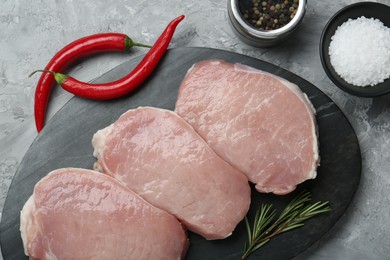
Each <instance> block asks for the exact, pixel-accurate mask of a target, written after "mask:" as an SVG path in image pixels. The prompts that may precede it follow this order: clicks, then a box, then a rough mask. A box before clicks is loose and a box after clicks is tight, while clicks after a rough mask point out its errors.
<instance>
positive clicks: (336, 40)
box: [320, 2, 390, 97]
mask: <svg viewBox="0 0 390 260" xmlns="http://www.w3.org/2000/svg"><path fill="white" fill-rule="evenodd" d="M320 57H321V62H322V65H323V67H324V70H325V72H326V74H327V75H328V77H329V78H330V79H331V80H332V81H333V83H334V84H335V85H336V86H338V87H339V88H340V89H342V90H344V91H345V92H347V93H349V94H352V95H355V96H360V97H376V96H381V95H385V94H388V93H390V7H389V6H387V5H385V4H381V3H376V2H360V3H356V4H352V5H349V6H346V7H344V8H343V9H341V10H340V11H338V12H337V13H336V14H335V15H334V16H333V17H332V18H331V19H330V20H329V21H328V23H327V24H326V26H325V27H324V30H323V32H322V35H321V41H320Z"/></svg>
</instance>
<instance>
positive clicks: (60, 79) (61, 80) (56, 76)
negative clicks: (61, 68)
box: [29, 70, 69, 86]
mask: <svg viewBox="0 0 390 260" xmlns="http://www.w3.org/2000/svg"><path fill="white" fill-rule="evenodd" d="M37 72H47V73H50V74H52V75H53V76H54V79H55V80H56V82H57V83H58V85H60V86H62V83H64V81H65V80H66V79H67V78H68V77H69V76H68V75H65V74H62V73H58V72H54V71H51V70H36V71H33V72H32V73H31V74H30V75H29V77H31V76H32V75H34V74H35V73H37Z"/></svg>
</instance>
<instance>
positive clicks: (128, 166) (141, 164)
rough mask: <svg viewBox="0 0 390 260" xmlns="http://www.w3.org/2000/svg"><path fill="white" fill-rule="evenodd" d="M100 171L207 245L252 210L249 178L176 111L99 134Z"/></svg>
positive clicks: (130, 119)
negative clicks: (185, 227) (176, 221)
mask: <svg viewBox="0 0 390 260" xmlns="http://www.w3.org/2000/svg"><path fill="white" fill-rule="evenodd" d="M92 143H93V146H94V148H95V150H94V156H95V157H97V158H98V162H97V163H96V164H95V169H99V170H102V171H103V172H105V173H107V174H109V175H111V176H113V177H114V178H116V179H118V180H119V181H121V182H122V183H124V184H125V185H127V187H129V188H130V189H132V190H134V191H135V192H136V193H138V194H139V195H140V196H141V197H143V198H144V199H145V200H147V201H148V202H150V203H151V204H153V205H155V206H156V207H159V208H161V209H164V210H166V211H167V212H169V213H171V214H173V215H174V216H176V217H177V218H178V219H179V220H180V221H182V223H184V224H185V225H186V226H187V228H188V229H190V230H191V231H193V232H195V233H198V234H200V235H202V236H203V237H205V238H206V239H221V238H225V237H227V236H229V235H230V234H231V233H232V231H233V230H234V228H235V227H236V225H237V224H238V223H239V222H240V221H241V220H242V219H243V218H244V216H245V215H246V213H247V211H248V208H249V204H250V187H249V183H248V180H247V178H246V177H245V175H243V174H242V173H241V172H239V171H238V170H236V169H235V168H233V167H232V166H230V165H229V164H228V163H226V162H225V161H224V160H222V159H221V158H220V157H219V156H217V155H216V154H215V152H214V151H213V150H212V149H211V148H210V147H209V146H208V145H207V143H206V142H205V141H204V140H203V139H202V138H201V137H200V136H199V135H198V134H197V133H196V132H195V131H194V129H193V128H192V127H191V126H190V125H188V124H187V123H186V122H185V121H184V120H183V119H182V118H181V117H179V116H178V115H177V114H175V113H173V112H172V111H168V110H163V109H157V108H150V107H146V108H138V109H134V110H129V111H127V112H126V113H124V114H123V115H122V116H121V117H120V118H119V119H118V120H117V121H116V122H115V123H113V124H112V125H110V126H108V127H107V128H105V129H102V130H100V131H98V132H97V133H96V134H95V135H94V137H93V140H92Z"/></svg>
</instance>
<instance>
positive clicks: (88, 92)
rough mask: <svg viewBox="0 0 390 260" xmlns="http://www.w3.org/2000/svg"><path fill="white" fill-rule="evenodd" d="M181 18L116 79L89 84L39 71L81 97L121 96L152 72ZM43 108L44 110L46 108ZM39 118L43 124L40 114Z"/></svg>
mask: <svg viewBox="0 0 390 260" xmlns="http://www.w3.org/2000/svg"><path fill="white" fill-rule="evenodd" d="M183 19H184V15H181V16H179V17H177V18H176V19H174V20H173V21H171V22H170V23H169V24H168V26H167V27H166V29H165V30H164V32H163V33H162V34H161V36H160V37H159V38H158V40H157V41H156V43H155V44H154V46H153V47H152V48H151V49H150V51H149V52H148V53H147V54H146V56H145V57H144V58H143V59H142V61H141V62H140V63H139V64H138V66H137V67H136V68H135V69H134V70H133V71H132V72H131V73H130V74H128V75H127V76H125V77H123V78H122V79H119V80H117V81H114V82H110V83H105V84H89V83H85V82H81V81H78V80H76V79H74V78H72V77H70V76H67V75H65V74H61V73H55V72H54V71H58V70H54V69H45V70H40V71H43V72H49V73H51V74H53V75H54V76H55V77H54V78H55V80H56V81H57V83H58V84H59V85H61V86H62V87H63V88H64V89H65V90H67V91H69V92H70V93H72V94H74V95H76V96H79V97H82V98H88V99H94V100H107V99H113V98H118V97H121V96H123V95H125V94H128V93H129V92H131V91H132V90H134V89H135V88H137V87H138V86H139V85H140V84H141V83H142V82H143V81H144V80H145V79H146V78H147V77H148V76H149V75H150V74H151V73H152V71H153V70H154V68H155V67H156V66H157V64H158V63H159V61H160V59H161V57H162V56H163V55H164V53H165V51H166V50H167V48H168V45H169V43H170V41H171V39H172V36H173V33H174V32H175V29H176V27H177V25H178V24H179V23H180V22H181V21H182V20H183ZM34 73H35V72H33V73H32V74H34ZM32 74H31V75H32ZM31 75H30V76H31ZM46 98H47V97H46ZM38 99H39V98H38ZM46 104H47V101H46V102H45V106H46ZM43 110H44V111H45V110H46V108H45V109H43ZM40 118H41V121H42V126H43V120H42V116H41V117H40ZM43 118H44V114H43ZM38 122H39V120H38ZM37 129H38V132H39V131H40V129H42V127H41V128H39V127H38V125H37Z"/></svg>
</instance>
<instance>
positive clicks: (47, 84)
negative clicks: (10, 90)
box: [34, 33, 151, 132]
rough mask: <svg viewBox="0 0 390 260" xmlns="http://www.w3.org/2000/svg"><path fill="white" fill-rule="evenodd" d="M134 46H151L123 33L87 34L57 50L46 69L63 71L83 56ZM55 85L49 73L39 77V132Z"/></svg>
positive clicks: (36, 110) (36, 116)
mask: <svg viewBox="0 0 390 260" xmlns="http://www.w3.org/2000/svg"><path fill="white" fill-rule="evenodd" d="M133 46H141V47H151V46H148V45H145V44H141V43H137V42H134V41H133V40H132V39H131V38H129V37H128V36H127V35H125V34H122V33H99V34H94V35H90V36H86V37H83V38H81V39H78V40H76V41H74V42H71V43H69V44H68V45H66V46H65V47H64V48H62V49H61V50H60V51H59V52H57V53H56V55H54V57H53V58H52V59H51V60H50V62H49V63H48V64H47V65H46V67H45V70H50V71H62V70H64V69H66V68H67V67H68V66H69V65H70V64H71V63H72V62H74V61H75V60H77V59H80V58H82V57H85V56H88V55H91V54H94V53H98V52H105V51H127V50H129V49H130V48H131V47H133ZM54 85H55V80H54V78H53V76H52V75H51V74H49V73H43V74H42V75H41V77H40V78H39V81H38V84H37V88H36V90H35V104H34V114H35V125H36V127H37V130H38V132H40V131H41V130H42V128H43V125H44V122H45V114H46V108H47V103H48V100H49V96H50V93H51V90H52V88H53V86H54Z"/></svg>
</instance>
